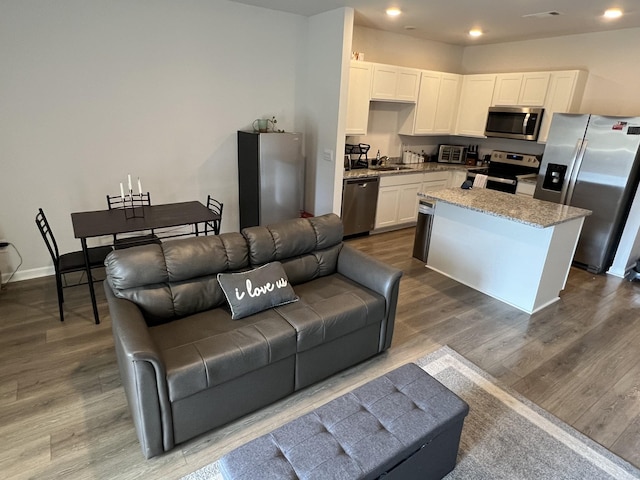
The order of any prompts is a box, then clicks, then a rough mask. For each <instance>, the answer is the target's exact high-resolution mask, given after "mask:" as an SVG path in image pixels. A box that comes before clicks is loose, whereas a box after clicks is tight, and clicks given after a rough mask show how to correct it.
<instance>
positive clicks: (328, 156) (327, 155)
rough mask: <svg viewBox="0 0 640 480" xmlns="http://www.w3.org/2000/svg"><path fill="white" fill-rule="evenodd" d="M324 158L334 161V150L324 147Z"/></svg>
mask: <svg viewBox="0 0 640 480" xmlns="http://www.w3.org/2000/svg"><path fill="white" fill-rule="evenodd" d="M323 158H324V159H325V160H326V161H327V162H333V150H330V149H328V148H325V149H324V155H323Z"/></svg>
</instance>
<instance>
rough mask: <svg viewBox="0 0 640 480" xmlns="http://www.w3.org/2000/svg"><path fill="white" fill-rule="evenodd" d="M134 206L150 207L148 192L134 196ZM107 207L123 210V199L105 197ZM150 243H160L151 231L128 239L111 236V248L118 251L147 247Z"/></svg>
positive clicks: (114, 196)
mask: <svg viewBox="0 0 640 480" xmlns="http://www.w3.org/2000/svg"><path fill="white" fill-rule="evenodd" d="M136 197H137V198H136V206H140V205H143V206H147V207H148V206H150V205H151V195H150V194H149V192H147V193H141V194H139V195H136ZM107 205H108V206H109V210H116V209H118V210H123V209H124V208H125V206H126V205H125V198H124V197H122V196H121V195H107ZM150 243H160V239H159V238H158V236H157V235H156V234H155V233H154V232H153V230H151V233H147V234H143V235H134V236H128V237H118V235H117V234H115V233H114V234H113V248H115V249H116V250H120V249H123V248H129V247H137V246H139V245H148V244H150Z"/></svg>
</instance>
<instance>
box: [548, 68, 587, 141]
mask: <svg viewBox="0 0 640 480" xmlns="http://www.w3.org/2000/svg"><path fill="white" fill-rule="evenodd" d="M587 76H588V74H587V72H585V71H582V70H566V71H558V72H551V79H550V81H549V90H548V92H547V98H546V100H545V102H544V114H543V116H542V124H541V125H540V133H539V134H538V142H539V143H545V142H546V141H547V135H549V127H550V126H551V118H552V117H553V114H554V113H576V112H578V111H579V109H580V104H581V102H582V95H583V94H584V87H585V85H586V83H587Z"/></svg>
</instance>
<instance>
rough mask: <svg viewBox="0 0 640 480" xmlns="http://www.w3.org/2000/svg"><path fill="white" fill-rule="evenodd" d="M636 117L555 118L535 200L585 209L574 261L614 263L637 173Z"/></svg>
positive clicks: (595, 265) (595, 267)
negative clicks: (589, 212) (586, 212)
mask: <svg viewBox="0 0 640 480" xmlns="http://www.w3.org/2000/svg"><path fill="white" fill-rule="evenodd" d="M639 148H640V117H609V116H601V115H577V114H567V113H562V114H558V113H556V114H554V116H553V119H552V121H551V129H550V131H549V136H548V138H547V145H546V147H545V150H544V154H543V156H542V162H541V165H540V172H539V173H538V181H537V184H536V190H535V193H534V197H535V198H538V199H540V200H548V201H550V202H556V203H562V204H565V205H571V206H574V207H580V208H586V209H588V210H591V211H592V212H593V214H592V215H590V216H588V217H586V219H585V222H584V226H583V227H582V233H581V234H580V238H579V240H578V247H577V249H576V254H575V256H574V259H573V260H574V263H575V264H577V265H578V266H581V267H583V268H586V269H587V270H589V271H590V272H593V273H601V272H604V271H606V270H607V269H608V268H609V267H610V266H611V263H612V262H613V257H614V255H615V252H616V248H617V246H618V243H619V240H620V235H621V234H622V230H623V228H624V225H625V222H626V220H627V216H628V214H629V208H630V204H631V202H632V200H633V198H634V195H635V191H636V188H637V186H638V176H639V174H640V155H639Z"/></svg>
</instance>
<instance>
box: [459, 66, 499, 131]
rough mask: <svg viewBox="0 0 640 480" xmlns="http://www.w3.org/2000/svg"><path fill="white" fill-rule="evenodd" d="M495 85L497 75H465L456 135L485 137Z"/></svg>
mask: <svg viewBox="0 0 640 480" xmlns="http://www.w3.org/2000/svg"><path fill="white" fill-rule="evenodd" d="M495 85H496V75H492V74H479V75H464V78H463V80H462V90H461V91H460V104H459V105H458V115H457V122H456V128H455V133H456V135H465V136H469V137H484V128H485V126H486V125H487V114H488V113H489V107H490V106H491V100H492V99H493V90H494V87H495Z"/></svg>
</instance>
